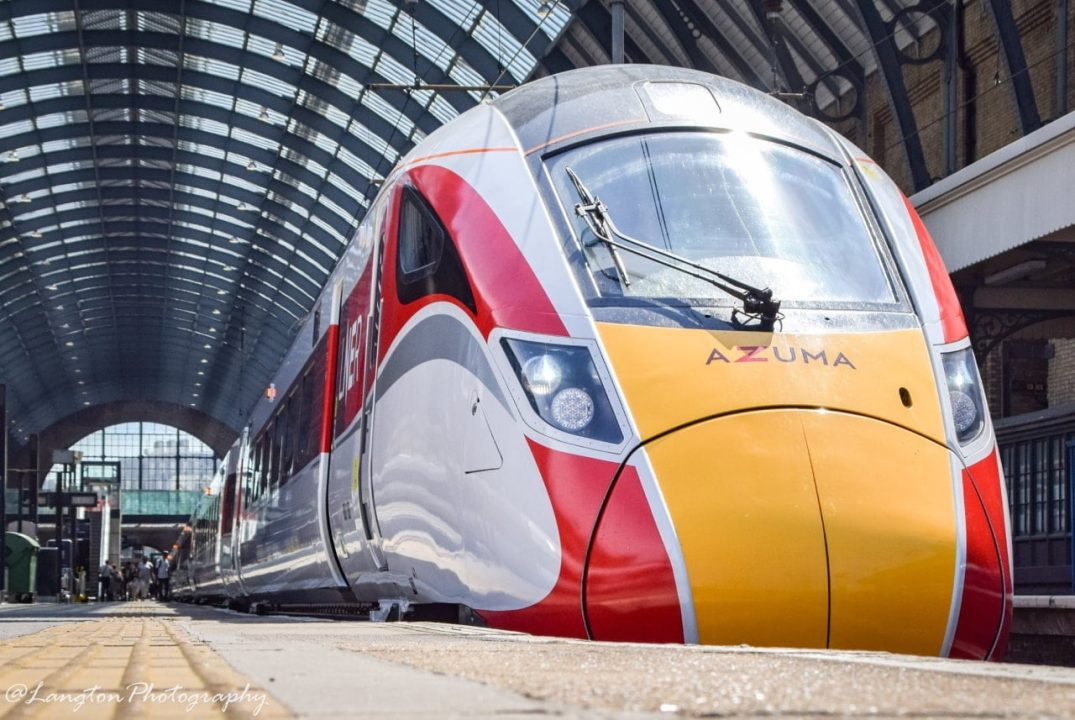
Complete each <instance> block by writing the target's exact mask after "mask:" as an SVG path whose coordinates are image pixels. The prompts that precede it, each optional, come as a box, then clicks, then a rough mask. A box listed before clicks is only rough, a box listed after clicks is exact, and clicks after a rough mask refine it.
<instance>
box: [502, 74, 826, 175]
mask: <svg viewBox="0 0 1075 720" xmlns="http://www.w3.org/2000/svg"><path fill="white" fill-rule="evenodd" d="M628 88H631V89H632V90H633V92H631V91H627V89H628ZM703 88H704V89H705V90H708V93H705V90H703ZM699 91H700V92H699ZM707 98H711V101H709V100H708V99H707ZM492 104H493V106H494V107H495V108H497V109H498V110H499V111H500V112H501V113H502V114H503V115H504V117H505V118H506V119H507V121H508V123H510V124H511V126H512V127H513V128H514V130H515V133H516V134H517V136H518V137H519V141H520V143H521V145H522V147H523V149H524V150H526V151H527V152H530V151H532V150H535V149H542V148H545V147H554V146H556V145H558V144H560V143H561V142H565V141H568V140H569V139H573V138H578V137H580V136H583V135H586V134H589V133H590V132H600V131H610V130H617V129H620V130H628V129H630V128H631V127H632V126H643V125H652V124H655V123H658V124H663V125H671V126H674V125H685V124H686V125H697V126H706V127H712V128H718V129H726V130H740V131H744V132H750V133H756V134H759V135H765V136H767V137H772V138H775V139H778V140H781V141H784V142H789V143H793V144H795V145H800V146H803V147H806V148H809V149H811V150H813V151H815V152H817V153H820V154H822V155H824V156H826V157H830V158H833V159H839V158H841V156H842V153H841V151H840V148H839V146H838V145H837V143H836V141H835V140H834V139H833V137H832V136H831V134H830V133H829V131H828V129H827V128H825V127H824V126H823V125H821V124H820V123H818V122H816V121H814V120H812V119H810V118H808V117H807V116H805V115H803V114H802V113H800V112H798V111H797V110H795V109H793V108H791V107H790V106H788V105H787V104H785V103H783V102H781V101H779V100H776V99H775V98H772V97H770V96H768V95H766V94H764V93H761V92H758V91H757V90H754V89H753V88H750V87H748V86H746V85H743V84H742V83H738V82H735V81H733V80H729V79H727V78H722V77H719V76H717V75H710V74H709V73H704V72H699V71H697V70H689V69H686V68H678V67H669V66H664V65H603V66H597V67H590V68H583V69H580V70H571V71H568V72H565V73H560V74H558V75H551V76H548V77H545V78H541V79H539V80H535V81H533V82H529V83H527V84H525V85H523V86H521V87H519V88H516V89H515V90H512V91H511V92H508V93H506V94H505V95H502V96H501V97H499V98H497V99H496V100H495V101H493V103H492Z"/></svg>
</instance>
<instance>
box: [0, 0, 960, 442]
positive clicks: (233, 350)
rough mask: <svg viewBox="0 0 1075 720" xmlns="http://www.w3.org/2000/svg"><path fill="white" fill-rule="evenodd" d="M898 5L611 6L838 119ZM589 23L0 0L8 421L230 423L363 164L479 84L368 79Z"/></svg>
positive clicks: (466, 61)
mask: <svg viewBox="0 0 1075 720" xmlns="http://www.w3.org/2000/svg"><path fill="white" fill-rule="evenodd" d="M910 5H912V3H911V2H909V1H907V0H878V2H877V3H876V5H875V4H874V3H855V2H852V1H851V0H784V1H783V2H781V1H780V0H768V1H767V2H765V3H761V2H757V1H756V0H676V1H675V2H666V1H665V0H628V2H627V4H626V7H627V12H626V24H627V38H626V56H627V61H629V62H653V63H660V64H676V65H684V66H691V67H696V68H699V69H702V70H707V71H710V72H714V73H718V74H722V75H726V76H729V77H732V78H735V79H739V80H742V81H744V82H747V83H748V84H751V85H753V86H755V87H758V88H761V89H764V90H767V91H774V92H788V93H790V95H789V98H791V101H793V102H796V103H799V104H800V105H801V106H808V107H806V109H808V110H810V111H811V112H814V114H816V115H820V116H822V117H827V118H829V119H831V120H838V119H840V118H841V117H852V116H853V114H854V113H858V112H861V107H862V103H861V101H860V100H859V99H858V98H859V97H861V95H862V93H863V92H864V90H863V88H864V85H863V83H864V78H865V77H866V75H868V74H869V73H871V72H873V71H874V70H875V69H877V68H879V67H881V66H883V65H885V64H886V63H887V62H889V61H891V60H892V58H891V57H889V55H890V54H891V53H888V51H887V50H886V49H887V48H890V47H891V48H893V49H894V52H896V53H897V56H896V62H897V63H898V61H899V58H900V57H903V56H904V55H905V54H906V53H907V52H908V51H907V48H911V49H912V50H913V49H914V48H917V47H918V45H917V43H918V42H919V40H920V39H921V38H922V36H923V33H925V32H926V31H927V30H928V29H930V28H931V27H933V25H934V18H933V17H932V16H931V15H930V14H928V13H924V12H920V11H917V10H916V11H910V10H907V8H908V7H909V6H910ZM914 5H915V6H916V7H917V8H923V7H926V8H932V10H931V12H932V11H933V10H938V9H940V10H943V6H944V3H943V2H939V1H938V2H926V3H914ZM766 8H767V9H768V13H767V11H766ZM610 33H611V14H610V9H609V3H608V0H588V1H587V0H559V1H558V2H540V1H539V0H420V1H413V0H170V1H167V2H165V1H163V0H8V1H7V2H0V382H2V383H5V384H6V385H7V397H8V406H9V418H10V421H11V425H10V427H9V428H8V429H9V431H10V432H11V433H12V435H13V437H14V438H15V439H16V440H17V441H23V440H24V439H25V438H26V437H27V435H28V434H29V433H32V432H36V431H39V430H41V429H43V428H45V427H48V426H50V425H51V424H53V423H54V422H56V421H58V420H60V419H61V418H64V417H67V416H69V415H71V414H72V413H74V412H76V411H79V410H82V409H83V408H86V407H91V406H95V405H106V404H109V403H115V402H121V401H152V402H159V403H167V404H171V405H177V406H183V407H193V408H196V409H197V410H199V411H201V412H204V413H205V414H207V415H209V416H211V417H213V418H215V419H217V420H219V421H220V422H223V423H225V424H226V425H229V426H231V427H232V428H233V429H236V430H237V429H238V428H239V427H240V426H241V424H242V422H243V420H244V419H245V415H246V412H247V410H248V409H249V408H250V407H251V406H252V404H253V402H254V401H255V400H256V398H257V397H258V396H259V395H260V394H261V392H262V391H263V389H264V388H265V386H266V385H267V383H268V382H269V379H270V378H271V376H272V373H273V371H274V370H275V368H276V366H277V364H278V363H279V361H280V359H281V358H282V357H283V355H284V353H285V352H286V350H287V347H288V346H289V344H290V343H291V341H292V339H293V337H294V335H295V333H296V331H297V329H298V324H299V322H300V320H301V319H302V318H303V317H304V315H305V314H306V313H307V312H308V310H309V309H310V307H311V306H312V304H313V301H314V299H315V298H316V296H317V295H318V293H319V291H320V289H321V287H322V286H323V284H324V282H325V281H326V279H327V277H328V275H329V273H330V271H331V270H332V268H333V266H334V265H335V263H336V261H337V260H338V258H339V257H340V254H341V251H342V249H343V247H344V246H345V244H346V243H347V241H348V240H349V239H350V237H351V235H352V233H353V232H354V230H355V228H356V227H357V224H358V222H359V221H360V220H361V218H362V215H363V212H364V209H365V207H366V206H367V204H368V202H369V201H370V199H371V198H372V197H373V196H374V194H375V192H376V186H377V182H378V181H379V180H380V179H381V178H383V177H384V176H385V175H386V174H387V173H388V172H389V171H390V169H391V168H392V166H393V164H394V163H395V162H396V160H397V159H398V158H399V157H401V155H402V154H404V153H405V152H406V151H407V150H408V149H409V148H410V147H411V146H412V145H413V144H414V143H415V142H417V141H419V140H420V139H421V138H423V137H424V136H425V135H427V134H428V133H430V132H431V131H433V130H434V129H435V128H437V127H438V126H440V125H441V124H442V123H444V122H447V121H449V120H451V119H452V118H454V117H455V116H457V115H458V114H460V113H461V112H463V111H465V110H466V109H468V108H469V107H471V106H473V105H474V104H475V103H477V102H479V101H480V100H481V98H482V95H483V92H481V91H477V90H471V91H465V90H457V91H432V90H428V89H424V90H423V89H413V88H412V89H411V90H406V91H405V90H400V89H383V88H382V89H375V88H372V87H371V85H375V84H378V83H380V84H386V83H387V84H398V85H415V84H416V85H418V86H424V85H434V84H435V85H442V84H454V85H462V86H480V85H486V84H508V85H511V84H517V83H521V82H524V81H525V80H527V79H528V78H530V77H533V76H535V75H543V74H547V73H553V72H558V71H561V70H566V69H570V68H574V67H579V66H585V65H590V64H595V63H603V62H608V60H609V51H608V49H607V48H608V40H607V38H608V37H609V36H610ZM899 53H903V54H904V55H899ZM886 58H887V59H886ZM898 90H899V88H894V91H898ZM800 94H801V95H800ZM908 152H909V153H910V152H911V150H910V149H909V151H908ZM909 157H910V155H909ZM910 162H911V163H912V165H913V164H914V160H913V158H912V159H911V160H910Z"/></svg>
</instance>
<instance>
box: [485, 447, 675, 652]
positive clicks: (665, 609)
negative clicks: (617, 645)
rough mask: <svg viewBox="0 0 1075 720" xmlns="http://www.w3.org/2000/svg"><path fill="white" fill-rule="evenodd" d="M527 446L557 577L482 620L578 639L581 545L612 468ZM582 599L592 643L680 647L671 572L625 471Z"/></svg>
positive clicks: (638, 488)
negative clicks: (534, 596) (526, 600)
mask: <svg viewBox="0 0 1075 720" xmlns="http://www.w3.org/2000/svg"><path fill="white" fill-rule="evenodd" d="M529 442H530V449H531V452H533V454H534V459H535V460H536V461H537V464H538V468H539V469H540V471H541V475H542V478H543V479H544V481H545V486H546V488H547V489H548V491H549V498H550V499H551V500H552V506H553V512H554V514H555V516H556V524H557V529H558V531H559V535H560V552H561V559H560V576H559V578H558V580H557V582H556V585H555V586H554V587H553V589H552V590H551V591H550V592H549V594H548V595H546V596H545V597H544V598H543V599H542V600H541V601H540V602H538V603H536V604H534V605H532V606H530V607H528V608H523V609H521V610H512V611H495V612H494V611H481V615H482V617H483V618H484V619H485V620H486V622H488V623H489V625H491V626H493V627H498V628H503V629H508V630H518V631H522V632H529V633H534V634H540V635H560V636H566V637H585V636H586V628H585V625H584V624H583V619H582V606H581V591H582V586H581V581H582V569H583V565H584V563H585V559H586V557H585V556H586V547H587V544H588V542H589V539H590V533H591V532H592V531H593V529H594V521H595V520H596V518H597V513H598V511H599V510H600V507H601V502H602V500H603V499H604V496H605V491H606V490H607V488H608V485H609V483H610V482H611V481H612V478H613V476H614V475H615V473H616V471H617V464H616V463H612V462H608V461H604V460H597V459H594V458H586V457H581V456H578V455H574V454H571V453H564V452H560V451H557V450H553V449H551V448H548V447H545V446H544V445H539V444H538V443H536V442H534V441H533V440H531V441H529ZM587 597H588V602H587V605H588V607H589V611H590V612H589V614H590V623H591V630H592V631H593V636H594V638H595V639H598V640H628V641H639V642H683V624H682V618H681V614H680V607H679V596H678V594H677V592H676V586H675V578H674V576H673V573H672V566H671V563H670V561H669V559H668V555H667V553H666V552H665V549H664V543H663V541H662V540H661V537H660V534H659V532H658V531H657V525H656V523H655V522H654V520H653V515H652V512H651V510H650V507H649V502H648V501H647V499H646V496H645V492H644V491H643V489H642V485H641V481H640V480H639V477H638V472H637V471H636V470H635V469H634V468H632V467H626V468H624V471H623V476H622V477H621V478H620V480H619V481H618V483H617V485H616V489H615V490H614V491H613V493H612V496H611V498H610V502H609V505H608V507H607V508H606V510H605V513H604V516H603V519H602V523H601V525H600V527H599V528H598V530H597V537H596V538H595V543H594V548H593V555H592V558H591V563H590V567H589V588H588V595H587Z"/></svg>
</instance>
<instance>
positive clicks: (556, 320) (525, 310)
mask: <svg viewBox="0 0 1075 720" xmlns="http://www.w3.org/2000/svg"><path fill="white" fill-rule="evenodd" d="M406 181H409V182H411V183H413V185H414V187H415V189H417V190H418V191H419V192H420V193H421V194H422V195H423V196H424V197H425V198H426V200H428V201H429V204H430V205H431V206H432V207H433V210H434V211H435V212H436V213H437V216H438V217H439V218H440V219H441V221H442V222H443V223H444V226H445V227H446V228H447V229H448V234H449V235H450V236H451V239H452V242H454V243H455V246H456V249H458V251H459V257H460V259H461V260H462V264H463V270H464V272H465V273H466V275H467V280H468V282H469V283H470V287H471V291H472V292H473V294H474V303H475V306H476V309H477V313H476V314H472V313H470V310H469V309H467V308H465V307H464V306H463V305H462V303H460V302H459V301H458V300H456V299H455V298H452V297H448V296H446V295H428V296H426V297H424V298H421V299H420V300H416V301H414V302H411V303H408V304H407V305H404V306H400V305H399V303H398V300H397V297H398V295H397V291H396V287H397V285H396V264H395V261H394V260H395V257H396V253H397V252H398V250H397V248H398V246H399V245H398V243H399V233H398V230H399V222H398V216H399V204H400V199H399V192H398V191H397V193H396V194H395V197H394V198H393V199H392V207H391V208H390V211H389V217H388V220H387V222H388V223H389V224H388V227H387V236H386V243H385V258H386V259H388V260H389V262H388V263H387V264H386V266H385V269H384V278H383V281H382V286H381V287H382V296H383V298H384V303H385V304H384V319H383V322H382V326H381V327H382V329H381V333H382V334H381V345H380V358H378V360H380V359H383V357H384V353H385V352H386V351H387V350H388V348H389V347H390V346H391V344H392V341H393V340H394V339H395V337H396V335H398V334H399V331H400V330H401V329H402V328H403V326H404V325H405V324H406V323H407V321H408V320H410V319H411V318H412V317H414V314H415V313H416V312H418V311H419V310H421V309H422V308H423V307H425V306H427V305H430V304H432V303H435V302H451V303H453V304H454V305H456V306H457V307H459V308H460V309H463V310H465V311H466V312H467V313H468V314H470V315H471V316H472V317H473V318H474V323H475V325H477V327H478V330H479V331H480V332H481V334H482V336H483V337H488V336H489V333H490V332H491V331H492V329H493V328H494V327H508V328H512V329H515V330H525V331H529V332H535V333H544V334H547V335H558V336H564V335H567V329H566V328H565V327H564V323H563V321H562V320H561V319H560V316H559V314H558V313H557V311H556V308H555V307H554V306H553V304H552V301H551V300H550V299H549V296H548V294H547V293H546V292H545V289H544V288H543V287H542V285H541V282H540V281H539V280H538V278H537V276H536V275H535V274H534V271H533V269H532V268H531V267H530V263H529V261H527V259H526V256H525V255H523V253H522V252H521V251H520V250H519V247H518V245H517V244H516V241H515V239H513V238H512V236H511V234H510V233H509V232H508V230H507V228H505V227H504V224H503V223H501V222H500V218H498V217H497V215H496V213H495V212H493V209H492V208H491V207H489V204H488V203H487V202H486V201H485V199H484V198H483V197H482V196H481V195H480V194H479V193H478V191H477V190H475V189H474V188H473V187H471V186H470V184H469V183H467V181H466V180H464V179H463V178H462V177H460V176H459V175H457V174H456V173H454V172H452V171H451V170H448V169H447V168H444V167H440V166H438V165H423V166H421V167H416V168H414V169H413V170H411V171H409V172H408V173H407V174H406V176H405V180H404V182H406ZM549 247H550V248H553V247H554V244H553V243H552V241H551V240H550V241H549Z"/></svg>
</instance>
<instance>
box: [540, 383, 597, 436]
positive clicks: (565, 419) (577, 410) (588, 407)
mask: <svg viewBox="0 0 1075 720" xmlns="http://www.w3.org/2000/svg"><path fill="white" fill-rule="evenodd" d="M549 410H550V412H551V414H552V421H553V422H554V423H556V424H557V425H559V426H560V427H562V428H563V429H564V430H568V431H570V432H578V431H579V430H582V429H583V428H585V427H586V426H587V425H589V424H590V423H591V422H593V398H592V397H590V394H589V393H588V392H586V391H585V390H580V389H579V388H567V389H566V390H561V391H560V392H558V393H556V395H555V396H554V397H553V399H552V402H551V403H549Z"/></svg>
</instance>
